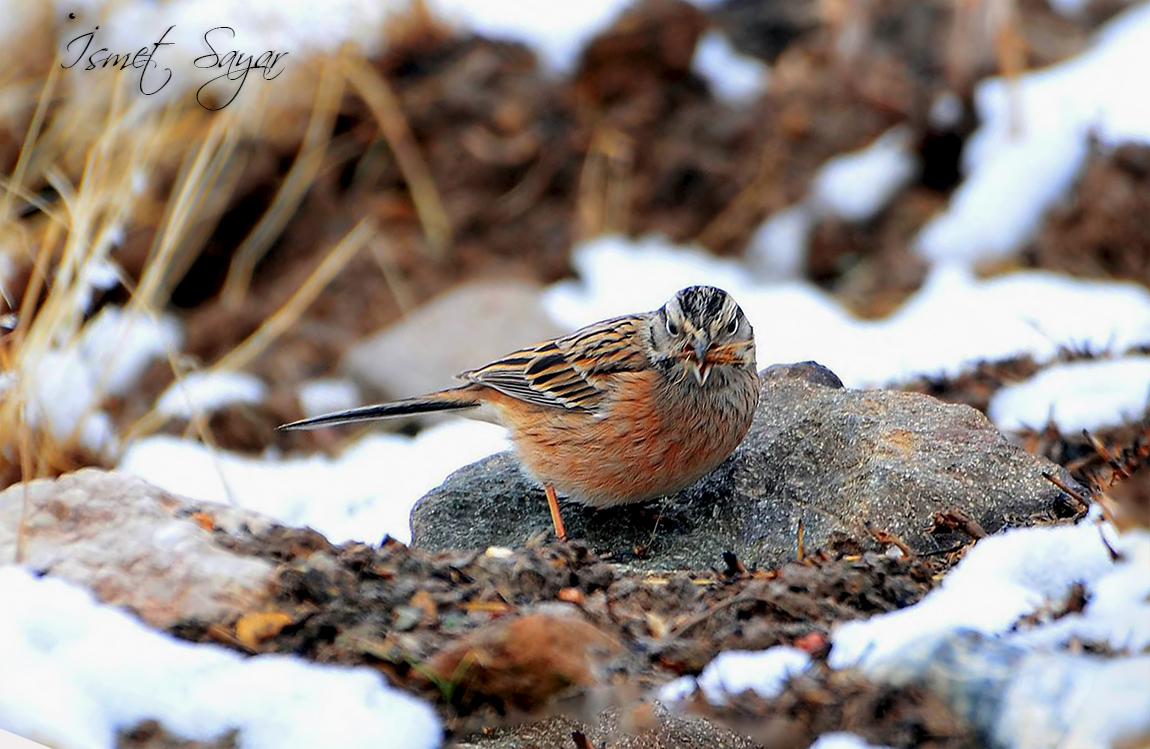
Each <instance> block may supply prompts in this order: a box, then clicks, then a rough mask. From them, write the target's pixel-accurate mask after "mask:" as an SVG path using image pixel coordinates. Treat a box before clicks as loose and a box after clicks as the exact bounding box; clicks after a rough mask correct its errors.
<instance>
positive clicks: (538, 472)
mask: <svg viewBox="0 0 1150 749" xmlns="http://www.w3.org/2000/svg"><path fill="white" fill-rule="evenodd" d="M757 372H758V370H757V367H756V360H755V337H754V331H753V329H752V328H751V323H750V321H749V320H748V319H747V317H746V315H744V314H743V311H742V309H741V308H740V307H739V305H738V304H736V303H735V300H734V299H733V298H732V297H731V295H730V294H728V293H727V292H725V291H723V290H722V289H719V288H716V287H714V286H689V287H687V288H684V289H681V290H679V291H677V292H676V293H675V294H674V295H673V296H672V297H671V298H670V299H669V300H668V301H667V302H666V303H665V304H663V306H661V307H659V308H658V309H656V310H653V311H650V312H642V313H637V314H632V315H624V316H622V317H614V318H611V319H608V320H602V321H600V322H597V323H593V324H591V325H588V326H587V327H584V328H580V329H579V330H576V331H575V332H573V333H570V334H568V335H565V336H562V337H558V338H553V339H551V340H547V341H543V342H542V343H538V344H535V345H533V346H528V347H526V348H522V349H519V350H518V351H514V352H512V353H510V354H508V355H506V356H504V357H502V358H500V359H497V360H496V361H493V362H491V363H490V364H487V365H485V366H482V367H479V368H477V369H472V370H468V371H466V372H463V373H462V374H460V375H458V379H460V380H462V381H463V383H464V384H462V385H461V386H458V387H453V388H449V389H446V390H439V391H437V392H433V393H428V394H426V395H421V396H418V397H414V398H406V399H403V400H397V401H392V402H388V403H378V404H375V405H370V406H362V407H359V408H353V409H349V410H345V411H336V412H334V413H329V414H324V415H321V416H316V417H312V418H308V419H302V420H300V421H293V422H291V423H288V424H283V425H281V426H280V427H278V428H279V429H281V430H297V429H317V428H320V427H329V426H339V425H343V424H354V423H359V422H366V421H376V420H379V419H389V418H394V417H402V416H409V415H412V414H421V413H431V412H439V411H455V412H460V413H461V414H462V415H465V416H470V417H472V418H477V419H480V420H484V421H494V422H496V423H498V424H502V425H503V426H505V427H507V428H508V430H509V431H510V437H511V442H512V444H513V445H514V447H515V451H516V453H517V455H518V458H519V461H520V463H521V464H522V466H523V468H524V469H525V470H526V472H527V474H528V475H530V476H531V477H533V478H534V479H535V480H537V481H538V482H539V483H540V484H542V485H543V488H544V492H545V494H546V496H547V505H548V509H549V510H550V513H551V521H552V525H553V526H554V530H555V535H556V537H557V538H558V539H559V540H560V541H566V539H567V533H566V530H565V527H564V524H563V519H562V516H561V515H560V511H559V503H558V497H559V495H563V496H565V497H567V498H568V499H570V500H572V501H574V502H576V503H580V504H584V505H589V506H591V507H595V508H603V507H611V506H616V505H623V504H630V503H635V502H642V501H644V500H648V499H654V498H657V497H662V496H667V495H669V494H672V493H674V492H677V491H678V490H680V489H683V488H686V487H687V486H690V485H691V484H693V483H694V482H695V481H697V480H698V479H700V478H702V477H703V476H705V475H706V474H708V473H710V472H711V470H713V469H714V468H715V467H717V466H718V465H719V464H720V463H722V462H723V460H725V459H726V458H727V456H729V455H730V454H731V453H732V452H734V450H735V448H736V447H738V445H739V443H740V442H742V440H743V438H744V437H745V436H746V434H747V431H748V430H749V429H750V426H751V421H752V419H753V417H754V414H755V408H756V406H757V405H758V400H759V378H758V373H757Z"/></svg>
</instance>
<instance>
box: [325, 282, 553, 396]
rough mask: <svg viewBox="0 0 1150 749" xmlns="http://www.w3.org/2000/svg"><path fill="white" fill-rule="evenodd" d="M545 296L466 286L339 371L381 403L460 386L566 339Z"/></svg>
mask: <svg viewBox="0 0 1150 749" xmlns="http://www.w3.org/2000/svg"><path fill="white" fill-rule="evenodd" d="M540 294H541V289H540V287H538V286H536V285H534V284H530V283H527V282H523V281H475V282H472V283H468V284H464V285H462V286H459V287H457V288H455V289H453V290H452V291H449V292H448V293H446V294H444V295H442V296H440V297H437V298H436V299H434V300H432V301H431V302H429V303H427V304H425V305H423V306H421V307H419V308H418V309H416V310H415V311H413V312H412V313H411V314H410V315H408V316H407V317H405V318H404V319H403V320H401V321H400V322H398V323H396V324H395V325H392V326H391V327H389V328H386V329H385V330H383V331H381V332H379V333H377V334H376V335H374V336H372V337H371V338H368V339H366V340H364V341H361V342H360V343H358V344H356V345H355V346H352V347H351V348H349V349H348V350H347V353H346V354H345V355H344V359H343V362H342V364H341V369H342V370H343V372H344V373H345V374H346V375H347V376H348V377H350V378H351V379H352V380H354V381H355V382H356V384H358V385H359V386H360V387H361V388H362V389H363V390H364V391H365V392H367V393H370V394H372V396H373V397H378V398H382V399H392V398H405V397H408V396H412V395H421V394H423V393H426V392H428V391H431V390H437V389H439V388H445V387H451V386H452V385H457V384H459V382H458V381H457V380H456V379H455V375H457V374H459V373H460V372H463V371H464V370H467V369H473V368H475V367H479V366H482V365H484V364H486V363H487V362H489V361H492V360H493V359H497V358H499V357H500V356H503V355H504V354H508V353H510V352H512V351H514V350H516V349H518V348H520V347H522V346H524V345H526V344H531V343H534V342H536V341H542V340H546V339H547V338H551V337H554V336H556V335H559V334H561V333H563V332H565V331H563V330H562V328H560V327H559V325H558V323H556V322H555V321H554V320H552V319H551V318H550V317H549V316H548V314H547V311H546V310H545V309H544V308H543V303H542V301H541V298H540Z"/></svg>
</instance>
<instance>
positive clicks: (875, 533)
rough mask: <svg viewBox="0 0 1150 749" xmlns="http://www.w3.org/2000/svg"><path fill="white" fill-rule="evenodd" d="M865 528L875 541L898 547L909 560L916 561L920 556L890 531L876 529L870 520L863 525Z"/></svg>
mask: <svg viewBox="0 0 1150 749" xmlns="http://www.w3.org/2000/svg"><path fill="white" fill-rule="evenodd" d="M863 527H865V528H866V529H867V532H868V533H870V535H871V537H872V538H873V539H874V540H875V541H878V542H879V543H880V544H891V545H893V546H897V547H898V548H899V550H900V551H901V552H902V553H903V554H905V555H906V558H907V559H914V558H915V557H916V556H918V555H917V554H915V552H914V549H912V548H910V546H909V545H907V543H906V541H903V540H902V539H901V538H899V537H898V536H896V535H895V534H893V533H891V532H890V531H885V530H883V529H882V528H878V527H876V526H875V525H874V524H872V523H871V522H870V521H869V520H868V521H867V522H865V523H863Z"/></svg>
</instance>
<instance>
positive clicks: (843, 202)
mask: <svg viewBox="0 0 1150 749" xmlns="http://www.w3.org/2000/svg"><path fill="white" fill-rule="evenodd" d="M911 138H912V133H911V131H910V129H909V128H907V127H905V126H896V127H893V128H891V129H890V130H888V131H887V132H885V133H883V134H882V135H881V136H879V137H878V138H876V139H875V141H874V142H873V143H871V144H870V145H869V146H867V147H865V148H861V149H859V150H857V151H852V152H850V153H844V154H841V155H839V156H835V157H834V158H831V159H828V160H827V162H826V163H825V164H823V165H822V166H821V167H820V168H819V170H818V172H816V173H815V176H814V178H813V180H812V182H811V189H810V194H809V195H808V196H807V197H806V199H805V200H803V201H801V202H799V203H795V204H794V205H791V206H788V207H786V208H783V209H780V210H777V211H774V212H772V213H771V214H770V215H769V216H767V218H766V220H764V221H763V223H762V224H760V225H759V227H758V228H757V229H756V230H755V233H754V234H753V235H751V239H750V241H749V242H748V245H747V257H748V259H749V262H750V265H751V267H752V268H754V269H755V270H756V271H757V272H758V273H759V275H760V276H762V277H763V278H765V279H768V280H772V281H778V280H790V279H795V278H799V277H801V275H802V272H803V262H804V261H805V260H806V256H807V247H808V245H809V244H810V238H811V232H813V231H814V229H815V227H816V226H818V224H819V222H820V221H821V220H822V219H823V218H825V217H827V216H835V217H838V218H841V219H843V220H844V221H850V222H852V223H865V222H867V221H869V220H871V219H873V218H874V217H875V216H877V215H878V214H879V213H880V212H882V210H883V209H884V208H886V207H887V206H888V205H890V202H891V201H892V200H894V199H895V198H896V197H897V196H898V194H899V193H900V192H902V191H903V189H905V188H906V187H907V186H908V185H909V184H910V183H911V182H913V181H914V178H915V175H917V174H918V171H919V169H920V168H921V167H920V164H919V159H918V157H917V156H916V155H915V154H914V153H912V152H911V150H910V147H911Z"/></svg>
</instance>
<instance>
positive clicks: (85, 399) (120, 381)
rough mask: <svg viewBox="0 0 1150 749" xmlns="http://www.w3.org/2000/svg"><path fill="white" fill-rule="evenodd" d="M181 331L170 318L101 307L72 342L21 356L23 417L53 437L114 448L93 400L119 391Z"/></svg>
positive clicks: (173, 344)
mask: <svg viewBox="0 0 1150 749" xmlns="http://www.w3.org/2000/svg"><path fill="white" fill-rule="evenodd" d="M182 339H183V333H182V331H181V330H180V327H179V325H178V323H177V322H176V321H175V319H174V318H171V317H168V316H163V317H160V318H155V317H152V316H150V315H138V314H133V313H129V312H127V311H126V310H124V309H121V308H119V307H111V306H109V307H105V308H104V309H102V310H101V311H100V313H99V314H98V315H97V316H96V317H95V318H93V319H92V320H91V321H89V322H88V324H87V325H85V326H84V328H83V329H82V330H81V332H80V335H79V337H78V339H77V341H76V342H75V344H74V345H72V346H70V347H69V348H61V349H57V348H53V349H49V350H47V351H44V352H42V353H38V355H36V354H34V355H31V356H29V357H28V359H26V360H25V362H24V365H23V370H24V371H23V373H22V375H21V378H22V383H23V384H24V385H25V386H26V391H25V392H26V397H27V399H28V400H27V403H26V405H25V418H26V419H27V420H28V423H29V424H30V425H33V426H45V427H46V428H48V429H50V430H51V432H52V434H53V436H54V437H55V438H56V439H58V440H61V441H63V440H67V439H68V438H69V437H70V436H71V435H73V434H76V435H77V436H78V438H79V441H80V444H82V445H84V446H85V447H87V448H88V449H90V450H93V451H95V452H99V453H104V454H109V453H111V452H114V451H115V450H116V438H115V435H114V434H113V430H112V424H111V420H110V418H109V417H108V415H107V414H106V413H104V412H103V411H101V410H100V409H99V408H98V406H99V404H100V401H101V400H102V399H103V397H104V396H105V395H124V394H125V393H127V392H128V391H129V390H131V389H132V387H134V386H135V384H136V382H137V381H138V380H139V378H140V376H141V375H143V373H144V371H145V369H146V368H147V367H148V365H149V364H151V363H152V362H153V361H154V360H155V359H157V358H160V357H162V356H165V355H166V354H168V353H175V352H176V351H178V350H179V348H180V346H181V345H182Z"/></svg>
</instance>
